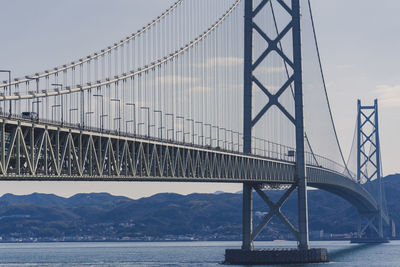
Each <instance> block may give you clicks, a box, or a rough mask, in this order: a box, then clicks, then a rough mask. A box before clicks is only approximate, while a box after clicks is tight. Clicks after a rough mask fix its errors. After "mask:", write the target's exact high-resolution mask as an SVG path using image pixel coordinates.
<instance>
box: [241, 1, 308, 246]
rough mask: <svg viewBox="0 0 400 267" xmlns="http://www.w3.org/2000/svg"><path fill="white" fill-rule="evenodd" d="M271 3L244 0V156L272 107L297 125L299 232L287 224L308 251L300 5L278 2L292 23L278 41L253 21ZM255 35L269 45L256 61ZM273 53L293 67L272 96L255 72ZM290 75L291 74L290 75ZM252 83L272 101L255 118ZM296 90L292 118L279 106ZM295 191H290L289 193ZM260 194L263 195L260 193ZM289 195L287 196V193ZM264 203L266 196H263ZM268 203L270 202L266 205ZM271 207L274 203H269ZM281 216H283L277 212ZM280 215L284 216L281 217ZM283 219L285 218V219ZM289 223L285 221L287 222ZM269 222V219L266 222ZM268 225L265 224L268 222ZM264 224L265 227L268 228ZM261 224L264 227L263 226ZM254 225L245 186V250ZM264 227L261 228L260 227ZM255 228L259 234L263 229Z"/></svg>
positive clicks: (285, 28)
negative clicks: (288, 40)
mask: <svg viewBox="0 0 400 267" xmlns="http://www.w3.org/2000/svg"><path fill="white" fill-rule="evenodd" d="M268 3H270V0H262V1H261V2H260V3H259V4H258V6H256V7H255V8H254V7H253V4H254V2H253V0H245V22H244V24H245V25H244V34H245V36H244V124H243V127H244V129H243V133H244V147H243V152H244V153H251V133H252V129H253V127H254V126H255V125H256V124H257V123H258V121H259V120H260V119H261V117H263V116H264V114H265V113H266V112H267V111H268V110H269V109H270V108H271V107H272V106H276V107H277V108H278V109H279V110H280V111H281V112H282V113H283V114H284V116H285V117H286V118H287V119H288V120H289V121H290V122H292V123H293V125H294V126H295V128H296V130H295V135H296V155H295V158H296V161H295V162H296V168H295V177H296V185H297V193H298V194H297V195H298V227H299V229H298V231H297V230H294V227H293V226H292V225H291V224H288V223H286V225H287V226H288V227H289V229H290V230H292V232H293V233H294V234H295V237H296V239H297V240H298V247H299V249H308V248H309V237H308V208H307V179H306V167H305V154H304V153H305V152H304V118H303V88H302V66H301V64H302V63H301V33H300V2H299V0H292V1H291V6H290V7H289V6H288V5H287V4H286V3H285V1H282V0H278V1H277V3H278V4H279V5H280V6H281V7H282V8H283V9H284V10H285V11H286V12H287V13H288V14H289V16H290V18H291V19H290V21H289V22H288V24H287V25H286V26H285V27H284V28H283V29H282V30H280V31H279V30H278V29H276V30H277V36H276V37H275V38H273V37H270V36H269V35H268V34H267V33H266V32H265V31H264V30H263V29H261V28H260V27H259V26H258V25H257V23H256V22H255V21H254V18H255V17H256V16H257V14H258V13H259V12H260V11H261V10H262V9H263V8H265V6H266V4H268ZM253 32H256V33H257V34H259V35H260V36H261V37H262V38H263V39H264V40H265V41H266V42H267V46H266V48H265V49H264V51H263V52H262V53H261V55H260V56H259V57H258V58H257V59H256V60H255V61H254V62H253ZM290 34H291V37H292V53H293V58H292V59H290V57H289V56H288V55H287V54H286V53H285V52H284V51H283V49H282V46H281V41H282V39H283V38H284V37H285V36H288V35H290ZM272 52H276V53H277V54H278V55H279V57H280V58H281V59H282V61H283V62H284V64H285V66H286V67H289V68H291V71H290V72H289V71H287V75H288V77H287V80H286V82H285V83H284V84H283V85H282V87H281V88H280V89H279V90H278V91H277V92H276V93H273V92H271V91H270V90H268V88H267V87H266V86H265V85H263V84H262V82H261V81H260V80H259V79H257V77H256V76H255V74H254V71H255V70H256V69H257V67H258V66H259V65H260V63H261V62H262V61H263V60H264V59H265V58H266V57H267V56H268V55H269V54H271V53H272ZM290 73H291V74H290ZM253 83H254V84H255V85H257V87H258V88H259V89H260V90H261V91H262V92H264V93H265V95H266V96H267V97H268V99H269V101H268V102H267V103H266V104H265V106H264V107H263V108H262V109H261V111H260V112H259V113H258V114H256V115H255V116H254V118H253V114H252V92H253ZM291 88H294V105H295V116H294V117H293V116H292V115H291V114H290V113H289V112H288V111H287V110H286V108H285V107H284V106H283V105H282V104H281V103H280V101H279V97H280V96H281V95H282V94H283V93H284V92H285V91H286V90H290V89H291ZM292 191H293V190H290V191H288V194H290V193H291V192H292ZM259 194H260V192H259ZM285 195H286V194H285ZM261 196H262V197H263V199H264V200H266V198H265V195H263V194H261ZM267 203H268V202H267ZM270 204H271V203H270ZM277 214H278V215H279V214H280V213H277ZM280 215H281V214H280ZM283 218H284V217H283ZM286 221H287V220H284V222H286ZM267 222H268V220H267ZM265 224H266V223H265ZM265 224H264V225H265ZM264 225H262V226H264ZM252 228H253V226H252V186H251V185H248V184H244V185H243V244H242V249H243V250H252V249H253V239H254V237H255V236H256V234H253V233H252V231H253V229H252ZM261 228H262V227H261ZM261 228H260V227H257V228H256V232H255V233H257V231H260V230H261Z"/></svg>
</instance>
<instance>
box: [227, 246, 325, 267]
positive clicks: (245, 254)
mask: <svg viewBox="0 0 400 267" xmlns="http://www.w3.org/2000/svg"><path fill="white" fill-rule="evenodd" d="M318 262H328V251H327V250H326V249H325V248H312V249H306V250H299V249H266V250H242V249H227V250H225V263H226V264H243V265H262V264H264V265H265V264H290V263H318Z"/></svg>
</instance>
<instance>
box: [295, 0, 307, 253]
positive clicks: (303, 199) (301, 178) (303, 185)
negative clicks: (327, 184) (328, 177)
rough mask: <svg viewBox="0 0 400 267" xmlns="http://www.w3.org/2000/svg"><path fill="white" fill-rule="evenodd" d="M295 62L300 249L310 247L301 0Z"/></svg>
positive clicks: (296, 28) (298, 11) (296, 10)
mask: <svg viewBox="0 0 400 267" xmlns="http://www.w3.org/2000/svg"><path fill="white" fill-rule="evenodd" d="M292 21H293V29H292V35H293V63H294V95H295V117H296V118H295V120H296V121H295V125H296V179H297V183H298V189H297V190H298V217H299V218H298V219H299V237H300V240H299V249H308V248H309V239H308V238H309V237H308V204H307V178H306V164H305V152H304V117H303V78H302V63H301V32H300V1H299V0H292Z"/></svg>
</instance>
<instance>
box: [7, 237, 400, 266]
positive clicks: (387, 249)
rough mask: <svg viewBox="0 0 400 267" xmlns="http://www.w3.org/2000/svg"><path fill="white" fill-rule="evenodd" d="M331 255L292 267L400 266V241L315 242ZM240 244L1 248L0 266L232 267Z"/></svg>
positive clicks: (273, 245) (286, 244)
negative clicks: (227, 256) (232, 251)
mask: <svg viewBox="0 0 400 267" xmlns="http://www.w3.org/2000/svg"><path fill="white" fill-rule="evenodd" d="M311 245H312V247H324V248H327V249H328V252H329V259H330V262H329V263H326V264H309V265H291V266H327V267H330V266H362V267H366V266H400V241H392V242H391V243H389V244H379V245H356V244H350V243H349V242H346V241H337V242H331V241H329V242H312V243H311ZM295 246H296V243H294V242H288V241H275V242H256V243H255V247H257V248H277V247H295ZM239 247H240V242H99V243H83V242H80V243H74V242H71V243H2V244H0V266H221V267H222V266H228V265H221V262H222V261H223V260H224V252H225V249H226V248H239Z"/></svg>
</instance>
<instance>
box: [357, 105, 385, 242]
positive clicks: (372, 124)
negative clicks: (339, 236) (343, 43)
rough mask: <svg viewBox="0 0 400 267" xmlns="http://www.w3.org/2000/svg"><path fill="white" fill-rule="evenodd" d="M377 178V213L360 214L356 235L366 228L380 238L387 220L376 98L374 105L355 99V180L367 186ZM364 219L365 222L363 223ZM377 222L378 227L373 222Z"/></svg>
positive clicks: (360, 234)
mask: <svg viewBox="0 0 400 267" xmlns="http://www.w3.org/2000/svg"><path fill="white" fill-rule="evenodd" d="M375 179H376V180H377V183H378V192H377V200H378V206H379V213H378V214H360V219H359V226H358V237H359V238H361V237H363V236H364V235H365V233H366V230H367V229H368V228H371V229H373V230H374V231H375V232H376V233H377V234H378V236H379V237H380V238H383V237H384V233H383V222H384V221H385V222H387V223H388V220H387V214H385V212H384V210H385V209H384V203H383V202H384V200H383V185H382V172H381V151H380V141H379V124H378V100H377V99H375V100H374V105H372V106H363V105H361V101H360V100H358V101H357V181H358V183H360V184H361V183H362V184H365V186H368V185H369V184H370V183H371V182H372V180H375ZM363 221H365V224H364V225H362V224H363ZM376 221H377V222H378V228H377V227H376V226H375V225H374V222H376Z"/></svg>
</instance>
